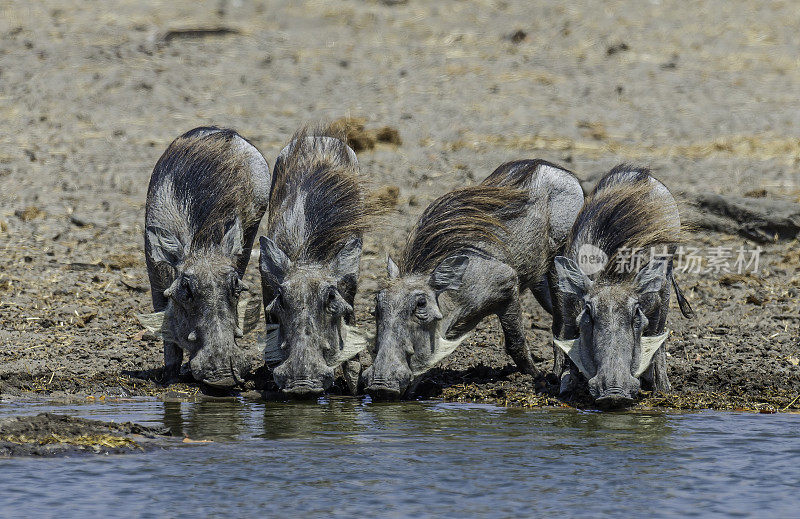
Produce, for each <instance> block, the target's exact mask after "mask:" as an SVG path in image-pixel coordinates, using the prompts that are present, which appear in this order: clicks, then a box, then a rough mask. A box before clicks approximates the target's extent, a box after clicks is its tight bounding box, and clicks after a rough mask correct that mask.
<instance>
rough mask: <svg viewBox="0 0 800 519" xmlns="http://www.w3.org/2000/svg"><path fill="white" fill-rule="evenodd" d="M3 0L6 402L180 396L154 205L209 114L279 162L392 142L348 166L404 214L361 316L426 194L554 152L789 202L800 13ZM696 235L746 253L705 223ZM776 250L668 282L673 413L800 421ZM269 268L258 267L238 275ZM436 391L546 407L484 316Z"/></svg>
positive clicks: (688, 186)
mask: <svg viewBox="0 0 800 519" xmlns="http://www.w3.org/2000/svg"><path fill="white" fill-rule="evenodd" d="M0 9H1V10H2V16H0V120H2V123H3V124H2V128H3V129H2V131H0V145H1V146H0V345H2V348H1V349H0V391H2V392H3V393H6V394H9V393H10V394H14V393H20V392H27V391H35V392H43V393H46V394H50V395H58V394H63V393H64V392H67V393H74V394H79V395H83V394H118V395H126V394H163V393H164V391H166V390H165V388H162V387H160V386H159V385H157V384H155V383H153V382H152V381H150V380H149V379H152V378H157V376H158V368H159V367H160V365H161V362H162V358H161V345H160V344H159V343H158V342H156V341H154V340H152V339H150V338H148V337H147V336H143V333H142V331H141V329H140V327H139V326H138V325H137V323H136V321H135V319H134V317H133V316H134V314H135V313H137V312H147V311H149V310H150V296H149V293H148V290H149V287H148V285H147V282H146V271H145V266H144V261H143V256H142V222H143V219H144V201H145V191H146V186H147V181H148V178H149V175H150V172H151V170H152V167H153V165H154V164H155V162H156V160H157V158H158V157H159V155H160V154H161V153H162V152H163V150H164V149H165V148H166V146H167V145H168V144H169V142H170V141H171V140H172V139H173V138H174V137H176V136H177V135H179V134H180V133H182V132H184V131H186V130H188V129H190V128H192V127H195V126H198V125H207V124H217V125H222V126H229V127H233V128H236V129H237V130H239V131H240V132H241V133H242V134H243V135H245V136H246V137H248V138H250V139H251V140H252V141H253V142H254V143H255V144H256V145H257V146H258V147H259V149H260V150H261V151H262V152H263V153H264V155H265V157H266V158H267V160H268V162H270V164H272V162H273V161H274V158H275V156H276V155H277V153H278V151H279V150H280V148H281V147H282V146H283V145H284V143H285V142H286V141H287V140H288V139H289V137H290V136H291V134H292V132H293V131H294V130H295V129H296V128H298V127H299V126H300V125H302V124H305V123H314V122H317V121H320V120H332V119H336V118H339V117H342V116H354V117H364V118H366V121H367V123H366V124H367V127H373V128H379V127H382V126H391V127H393V128H396V129H397V130H398V131H399V133H400V136H401V138H402V144H401V145H400V146H396V145H392V144H380V143H379V144H378V146H377V147H376V148H375V149H374V150H368V151H364V152H362V153H360V157H359V159H360V161H361V164H362V168H363V171H364V173H365V174H366V175H368V177H369V178H370V179H371V180H372V182H373V184H374V186H375V187H376V188H377V187H380V186H383V185H391V186H397V187H398V188H399V193H400V198H399V208H398V214H397V216H396V217H394V218H391V219H390V220H389V221H387V222H385V223H384V224H383V225H382V226H381V227H380V228H379V229H378V230H377V231H376V232H375V233H373V234H371V235H369V236H368V237H367V239H366V243H365V254H364V257H363V267H362V268H363V278H362V280H361V287H360V295H359V298H358V314H359V319H360V321H361V322H362V323H366V324H367V325H369V319H370V318H369V315H368V313H367V312H368V310H369V309H370V305H371V302H372V294H373V291H374V290H375V288H376V287H377V286H378V282H379V280H380V279H381V277H382V276H383V273H384V267H383V262H384V258H385V256H386V254H387V253H396V251H397V249H398V248H399V246H400V244H401V243H402V240H403V238H404V236H405V233H406V232H407V231H408V229H409V228H410V227H411V226H412V225H413V222H414V220H415V218H416V217H417V216H418V215H419V214H420V213H421V211H422V210H423V209H424V207H425V206H426V205H427V203H429V202H430V201H431V200H433V199H434V198H436V197H437V196H439V195H441V194H442V193H444V192H446V191H447V190H449V189H452V188H454V187H456V186H462V185H466V184H472V183H475V182H478V181H480V180H481V179H482V178H483V177H484V176H485V175H487V174H488V173H489V172H490V171H491V170H492V169H493V168H494V167H495V166H497V165H499V164H500V163H502V162H504V161H507V160H512V159H517V158H532V157H540V158H544V159H547V160H550V161H553V162H557V163H561V164H564V165H565V166H567V167H569V168H571V169H573V170H574V171H575V172H576V173H577V174H578V176H580V177H581V178H582V179H585V180H586V181H587V185H588V186H590V185H591V183H592V180H593V179H596V178H597V176H598V175H599V174H602V172H603V171H606V170H608V169H609V168H610V167H611V166H613V165H615V164H617V163H620V162H633V163H637V164H645V165H649V166H650V167H652V168H653V170H654V172H655V174H656V176H658V177H659V178H660V179H662V180H663V181H664V182H665V183H666V184H667V186H669V187H670V188H671V189H672V190H673V191H676V192H683V193H687V194H691V193H695V192H700V191H712V192H717V193H727V194H738V195H742V194H746V193H752V192H756V191H761V193H760V194H766V196H767V197H771V198H780V199H787V200H797V199H798V197H799V196H800V138H799V137H798V128H800V108H798V105H797V99H796V94H795V93H796V92H798V91H800V66H798V65H800V64H799V63H798V60H797V46H796V35H797V34H798V32H800V4H797V3H796V2H788V1H787V2H770V3H764V2H756V1H740V2H730V1H728V0H714V1H699V2H692V3H686V2H681V1H678V0H674V1H667V0H664V1H659V2H656V1H653V2H640V1H638V0H630V1H609V2H604V5H603V7H602V8H600V6H599V5H598V4H597V3H594V2H569V3H567V4H564V3H563V2H513V1H507V0H498V1H488V0H472V1H455V0H445V1H442V2H423V1H419V0H410V1H408V2H377V1H364V0H342V1H340V2H335V3H329V2H323V1H321V0H320V1H307V2H289V1H286V2H278V1H275V2H263V3H262V2H234V1H230V2H228V1H225V0H221V1H219V2H215V3H213V4H206V5H204V6H202V7H198V5H197V4H196V3H195V2H188V1H176V2H169V3H164V4H159V5H155V4H153V5H143V3H142V2H139V1H136V2H134V1H127V0H120V1H117V2H113V3H103V4H95V3H92V4H88V3H76V4H75V5H72V4H67V3H65V2H55V1H43V2H35V3H33V2H29V3H18V2H8V1H2V2H0ZM197 29H204V30H205V29H214V30H213V31H207V32H202V31H198V30H197ZM692 244H693V245H695V246H698V247H700V248H701V249H704V250H705V249H707V248H709V247H714V246H726V247H733V248H734V250H735V248H738V247H739V246H744V247H745V248H746V249H752V248H754V247H755V244H752V243H749V242H746V241H745V240H743V239H742V238H738V237H734V236H724V235H717V234H705V233H697V234H695V235H694V236H693V238H692ZM763 249H764V250H763V252H762V253H761V256H760V259H761V261H760V265H759V272H758V273H757V274H754V275H748V276H744V277H735V276H734V277H731V276H729V275H726V274H724V273H721V272H707V273H700V274H683V275H681V276H680V281H681V283H682V286H683V288H684V290H685V292H686V294H687V296H688V298H689V300H690V301H691V303H692V305H693V306H694V307H695V309H696V311H697V313H698V317H697V318H696V319H695V320H692V321H689V320H686V319H683V318H682V317H680V314H679V312H678V311H677V307H675V308H674V309H673V312H672V314H671V317H670V319H669V327H670V328H671V329H672V330H673V335H672V337H671V338H670V340H669V342H668V350H669V353H670V358H669V369H670V377H671V380H672V383H673V386H674V388H675V390H676V394H675V395H674V400H670V401H666V400H661V401H659V402H661V403H662V404H663V405H670V404H672V405H678V406H680V403H681V402H689V401H690V400H691V401H692V402H695V404H696V405H697V406H701V407H702V406H728V407H731V406H734V407H735V406H739V405H740V403H739V402H744V403H742V404H741V405H745V404H747V405H748V406H749V407H753V406H755V405H758V404H759V403H765V404H768V405H770V406H772V407H774V408H777V409H782V408H785V407H791V408H800V403H798V401H797V400H795V398H796V397H797V396H798V395H800V367H798V357H800V352H799V351H798V350H800V344H798V336H800V333H798V326H799V325H800V311H798V305H799V304H800V298H799V297H798V292H800V275H799V274H798V268H799V267H800V253H799V252H798V250H799V248H798V243H797V241H794V242H790V243H787V242H783V243H776V244H770V245H767V246H764V247H763ZM256 275H257V271H256V269H255V267H254V265H252V264H251V266H250V270H249V274H248V277H249V278H250V280H251V281H255V276H256ZM253 285H254V286H258V284H253ZM525 308H526V312H527V314H528V315H527V317H528V318H529V319H530V322H531V323H532V328H531V329H530V331H529V333H528V339H529V340H530V343H531V344H532V347H533V350H534V352H535V354H536V355H537V356H538V357H539V358H540V359H541V367H542V368H543V369H547V368H548V367H549V366H550V363H551V357H552V353H551V350H550V347H549V333H548V332H547V331H546V330H545V329H546V328H548V327H549V318H548V316H547V315H546V314H545V313H544V312H543V311H542V310H541V309H539V308H538V307H536V305H535V303H534V301H533V300H532V299H531V298H528V299H527V304H526V306H525ZM248 340H249V344H250V345H251V346H253V348H252V350H253V351H252V355H253V359H254V368H255V367H257V359H258V353H257V351H256V349H255V347H254V339H253V337H250V338H249V339H248ZM253 376H254V381H258V380H260V379H261V378H264V377H263V373H262V372H256V373H255V374H254V375H253ZM255 385H256V386H257V387H260V386H259V384H255ZM261 385H263V384H261ZM422 388H423V394H428V395H438V394H441V393H442V390H443V389H444V391H445V396H446V397H448V398H453V399H479V400H486V399H489V400H492V401H498V402H501V403H516V404H521V405H524V404H526V403H528V404H529V405H535V404H537V402H539V400H537V397H534V396H533V394H532V388H533V384H532V381H531V380H530V377H525V376H521V375H519V374H516V373H514V370H513V369H512V368H511V367H510V359H509V358H508V357H507V356H506V355H505V353H504V352H503V350H502V340H501V336H500V334H499V327H498V325H497V323H496V321H494V320H487V321H486V322H484V323H482V324H481V325H480V326H479V327H478V329H477V331H476V332H475V333H474V335H473V336H472V337H471V338H470V339H469V340H468V341H467V342H466V343H465V345H464V346H463V347H462V348H461V349H460V350H459V351H458V352H457V353H456V354H454V355H453V357H452V358H450V359H448V360H447V361H446V362H445V363H444V365H443V366H442V367H441V368H439V369H437V370H435V371H434V372H432V373H431V377H430V378H429V381H428V382H427V383H426V384H424V385H423V386H422ZM176 390H179V391H186V392H194V391H196V390H197V389H196V388H195V387H192V386H178V388H177V389H176V388H175V387H172V388H170V389H169V391H176ZM509 395H511V397H509ZM698 395H705V396H703V398H700V399H699V400H698V398H699V397H698ZM692 399H693V400H692ZM793 400H795V401H794V403H792V401H793ZM659 402H655V403H654V405H657V404H658V403H659ZM697 402H701V403H700V404H697ZM651 403H652V402H651ZM687 405H688V404H687Z"/></svg>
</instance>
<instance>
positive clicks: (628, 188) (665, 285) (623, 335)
mask: <svg viewBox="0 0 800 519" xmlns="http://www.w3.org/2000/svg"><path fill="white" fill-rule="evenodd" d="M681 237H682V233H681V221H680V215H679V213H678V206H677V204H676V203H675V200H674V198H673V197H672V195H671V194H670V192H669V190H668V189H667V188H666V187H665V186H664V184H662V183H661V182H659V181H658V180H656V179H655V178H653V177H651V176H650V175H649V172H648V170H646V169H636V168H632V167H630V166H624V165H623V166H618V167H616V168H614V169H613V170H612V171H611V172H610V173H608V174H607V175H606V176H605V177H603V178H602V179H601V180H600V182H599V183H598V185H597V187H595V189H594V191H593V192H592V193H591V194H590V195H589V198H587V200H586V204H585V205H584V207H583V209H582V210H581V213H580V215H579V216H578V218H577V220H576V221H575V225H574V226H573V228H572V231H571V233H570V239H569V244H568V246H567V250H566V253H565V254H564V256H559V257H557V258H556V260H555V265H556V270H557V272H558V276H559V281H558V283H559V285H560V291H559V297H560V300H559V301H557V302H556V304H558V305H561V306H562V307H563V315H564V321H563V327H562V328H561V329H560V330H557V331H556V333H555V337H554V339H555V342H556V344H558V345H560V347H561V348H563V350H564V351H565V352H566V353H567V354H568V355H569V358H570V359H571V360H572V362H571V363H570V368H571V369H570V373H563V375H564V376H563V378H562V393H566V392H568V391H570V390H571V389H572V388H574V387H575V385H574V384H576V383H577V381H579V380H581V378H580V377H581V374H582V376H583V377H585V378H586V380H587V381H588V386H589V391H590V393H591V394H592V396H593V397H594V398H595V399H596V401H597V403H598V404H599V405H601V406H609V407H616V406H621V405H626V404H628V403H630V402H631V401H632V400H633V399H634V398H635V397H636V396H637V394H638V392H639V389H640V380H639V377H641V378H642V379H643V380H645V381H646V382H647V383H648V384H649V385H650V386H651V387H652V389H654V390H657V391H666V390H668V389H669V388H670V384H669V379H668V378H667V366H666V350H665V347H664V340H665V339H666V333H665V326H666V318H667V311H668V310H669V299H670V289H671V287H670V285H672V286H673V287H674V288H675V291H676V296H677V297H678V302H679V304H680V307H681V311H682V312H683V313H684V315H685V316H687V317H688V316H690V315H691V314H692V310H691V307H690V306H689V304H688V302H687V301H686V300H685V299H684V297H683V294H681V292H680V289H679V288H678V285H677V283H676V282H675V280H674V278H673V272H672V255H673V254H674V252H675V249H676V243H677V242H678V241H679V240H680V239H681ZM637 250H639V251H642V252H643V253H644V254H645V255H646V257H644V258H643V259H642V261H641V262H640V264H639V265H637V264H636V263H637V260H636V258H637V257H641V256H636V255H635V254H633V253H634V252H636V251H637ZM651 251H653V252H654V253H655V254H652V253H651ZM598 257H599V258H600V261H599V262H598V261H597V258H598ZM589 258H592V259H591V260H590V259H589ZM555 370H556V374H557V375H562V371H563V369H562V366H559V365H556V366H555Z"/></svg>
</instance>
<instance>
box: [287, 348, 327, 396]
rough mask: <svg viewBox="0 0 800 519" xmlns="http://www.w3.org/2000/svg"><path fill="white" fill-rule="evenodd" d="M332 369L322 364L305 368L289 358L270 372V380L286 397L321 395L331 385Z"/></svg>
mask: <svg viewBox="0 0 800 519" xmlns="http://www.w3.org/2000/svg"><path fill="white" fill-rule="evenodd" d="M333 375H334V371H333V368H331V367H328V366H327V365H325V364H324V363H322V362H320V363H315V364H314V365H313V366H306V365H305V363H299V362H296V361H295V359H294V358H292V357H290V358H289V359H287V360H286V362H284V363H282V364H281V365H280V366H278V367H276V368H275V369H274V370H273V371H272V378H273V379H274V380H275V383H276V384H277V385H278V387H279V388H280V389H281V391H283V392H284V393H285V394H287V395H291V396H298V397H305V396H315V395H319V394H321V393H323V392H324V391H325V390H326V389H328V388H330V387H331V386H332V385H333V380H334V377H333Z"/></svg>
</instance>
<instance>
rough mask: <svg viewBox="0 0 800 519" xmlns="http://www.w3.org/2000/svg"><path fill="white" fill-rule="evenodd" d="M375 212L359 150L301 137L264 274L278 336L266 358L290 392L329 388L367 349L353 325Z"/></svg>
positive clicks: (274, 212)
mask: <svg viewBox="0 0 800 519" xmlns="http://www.w3.org/2000/svg"><path fill="white" fill-rule="evenodd" d="M372 213H373V208H372V207H371V205H370V204H368V203H367V202H366V200H365V193H364V189H363V186H362V182H361V180H360V178H359V168H358V160H357V159H356V155H355V153H354V152H353V150H352V149H350V147H348V146H347V145H346V144H345V143H344V142H342V141H341V140H340V139H338V138H337V137H335V136H334V135H333V134H332V133H331V132H330V131H329V130H326V131H322V132H318V134H315V135H306V133H305V132H299V133H298V134H296V135H295V137H294V138H293V140H292V141H291V142H290V143H289V145H287V146H286V148H284V149H283V151H281V153H280V156H279V157H278V159H277V160H276V161H275V168H274V170H273V179H272V189H271V193H270V209H269V217H268V218H269V219H268V226H267V236H262V237H261V261H260V264H259V269H260V272H261V284H262V290H263V295H264V306H265V313H266V319H267V328H268V330H269V331H270V332H271V333H268V336H267V345H266V348H265V361H266V362H267V364H276V363H277V364H278V365H277V366H276V367H275V368H274V370H273V378H274V380H275V383H276V384H277V385H278V387H279V388H280V389H281V390H282V391H283V392H284V393H287V394H291V395H296V396H308V395H315V394H319V393H321V392H323V391H325V390H326V389H328V388H329V387H330V386H331V385H332V383H333V381H334V370H335V368H336V367H337V366H339V365H340V364H342V363H343V362H345V361H346V360H348V359H350V358H352V357H354V356H355V355H356V354H357V353H358V352H359V351H360V350H362V349H363V348H364V346H365V345H366V344H365V342H364V341H363V339H360V338H359V337H358V336H357V334H355V332H354V331H352V330H350V325H352V324H353V319H354V316H353V300H354V298H355V295H356V289H357V286H358V272H359V261H360V259H361V240H362V236H363V233H364V231H365V230H366V228H367V227H368V222H369V221H370V219H371V216H372V215H373V214H372ZM351 389H352V388H351Z"/></svg>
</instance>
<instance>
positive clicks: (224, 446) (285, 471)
mask: <svg viewBox="0 0 800 519" xmlns="http://www.w3.org/2000/svg"><path fill="white" fill-rule="evenodd" d="M42 411H52V412H59V413H67V414H73V415H78V416H83V417H86V418H95V419H101V420H116V421H126V420H131V421H136V422H139V423H142V424H146V425H166V426H168V427H170V428H171V429H172V431H173V433H174V434H176V435H178V436H179V437H180V436H188V437H190V438H193V439H209V440H213V443H207V444H199V445H185V444H180V443H179V442H177V441H176V445H177V446H176V448H173V449H167V450H160V451H157V452H151V453H146V454H139V455H121V456H103V457H80V458H58V459H21V458H20V459H6V460H0V515H2V516H4V517H87V516H89V517H91V516H90V515H88V514H96V517H231V518H234V517H255V516H261V517H273V516H277V517H309V516H315V517H318V516H323V517H356V516H358V517H428V516H440V517H441V516H448V517H528V516H534V515H535V516H539V515H542V514H548V515H550V514H552V515H551V516H552V517H573V516H578V515H582V516H585V517H598V516H625V517H630V516H633V515H642V516H677V515H680V516H703V517H707V516H709V515H715V514H716V515H720V516H722V515H724V516H739V515H741V516H754V515H758V516H762V517H767V516H783V517H797V514H798V513H800V512H798V511H799V510H800V416H798V415H754V414H737V413H716V412H703V413H692V414H670V413H666V414H631V413H619V414H612V413H595V412H576V411H553V410H518V409H502V408H496V407H491V406H478V405H464V404H443V403H436V402H410V403H400V404H398V403H392V404H376V403H369V402H361V401H358V400H352V399H342V400H327V401H326V400H320V401H319V402H317V403H258V402H250V401H231V400H228V401H221V400H214V401H203V402H198V403H177V402H173V403H164V402H156V401H139V402H127V403H117V404H92V405H71V406H53V405H42V404H38V405H27V404H26V405H22V404H19V403H0V416H8V415H18V414H35V413H39V412H42Z"/></svg>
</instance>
